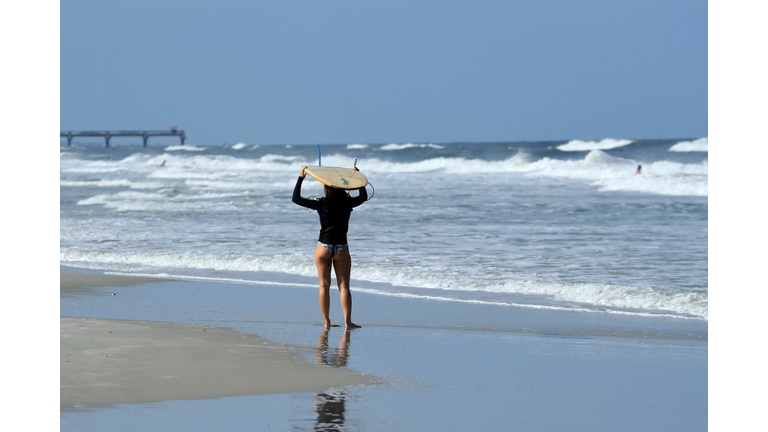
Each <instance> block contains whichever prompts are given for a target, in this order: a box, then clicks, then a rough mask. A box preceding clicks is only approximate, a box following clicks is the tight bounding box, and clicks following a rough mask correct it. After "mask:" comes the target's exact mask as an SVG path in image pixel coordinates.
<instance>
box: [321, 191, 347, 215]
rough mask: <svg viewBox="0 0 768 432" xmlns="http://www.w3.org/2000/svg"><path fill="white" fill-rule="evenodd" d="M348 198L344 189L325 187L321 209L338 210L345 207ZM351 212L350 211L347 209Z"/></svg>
mask: <svg viewBox="0 0 768 432" xmlns="http://www.w3.org/2000/svg"><path fill="white" fill-rule="evenodd" d="M348 198H349V196H348V195H347V192H346V191H344V189H338V188H333V187H330V186H326V187H325V198H324V199H323V209H324V210H325V211H326V212H328V211H333V210H338V209H342V208H344V209H345V210H346V207H347V206H345V205H344V204H345V203H346V201H347V199H348ZM349 210H351V209H349Z"/></svg>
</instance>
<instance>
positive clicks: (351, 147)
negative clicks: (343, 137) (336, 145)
mask: <svg viewBox="0 0 768 432" xmlns="http://www.w3.org/2000/svg"><path fill="white" fill-rule="evenodd" d="M367 148H368V144H347V150H362V149H367Z"/></svg>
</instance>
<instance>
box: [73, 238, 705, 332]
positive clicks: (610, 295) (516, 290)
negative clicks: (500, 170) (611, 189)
mask: <svg viewBox="0 0 768 432" xmlns="http://www.w3.org/2000/svg"><path fill="white" fill-rule="evenodd" d="M59 258H60V261H61V263H62V264H64V265H75V266H77V265H83V264H84V263H85V264H87V265H91V266H93V265H109V266H110V268H113V269H117V270H130V271H147V270H152V269H158V268H160V269H206V270H207V269H210V270H229V271H254V272H261V271H269V272H281V273H288V274H294V275H300V276H314V275H316V269H315V268H314V266H313V265H312V262H311V261H310V260H307V258H306V254H304V253H301V254H292V255H285V254H284V255H279V256H278V255H273V256H252V255H240V254H214V253H204V252H99V251H80V250H67V249H65V248H62V249H61V250H60V257H59ZM356 274H358V275H359V276H357V278H358V279H359V280H361V281H370V282H378V283H390V284H392V285H396V286H401V287H416V288H427V289H430V288H431V289H437V290H442V291H448V292H449V291H475V292H478V291H479V292H489V293H500V294H533V295H537V296H544V297H546V298H550V299H554V300H557V301H559V302H565V303H571V302H576V303H580V304H581V305H582V306H572V305H571V306H558V305H556V304H554V305H543V304H541V303H540V302H539V303H536V302H534V303H528V304H526V303H521V302H514V303H512V302H508V301H503V300H494V301H479V300H471V299H467V300H460V299H456V298H451V297H448V296H445V295H421V294H418V295H417V294H413V293H407V292H399V293H395V292H389V293H387V292H383V291H377V290H372V289H361V288H358V290H364V291H366V292H370V293H372V294H380V295H391V296H399V297H409V298H424V299H432V300H448V301H462V302H468V303H478V302H480V303H487V304H499V305H514V306H523V307H534V308H550V309H567V310H577V309H578V310H582V311H589V312H597V311H606V309H605V308H613V309H619V310H614V312H616V313H626V314H641V315H644V314H648V315H654V316H658V314H657V313H653V312H650V311H660V312H668V313H673V314H675V315H674V316H678V317H698V318H700V319H707V318H708V305H707V304H708V298H707V294H706V293H701V292H686V293H681V292H672V291H668V290H663V289H658V288H653V287H629V286H620V285H609V284H559V283H547V282H540V281H510V282H506V283H502V284H489V283H488V282H483V281H478V280H477V279H472V278H468V277H462V276H456V275H451V274H441V273H440V272H434V271H429V270H428V269H425V268H418V269H417V268H410V269H403V268H402V267H397V268H391V269H385V268H378V269H374V268H370V267H367V266H366V265H364V264H362V265H358V270H356ZM588 305H592V306H593V307H589V306H588ZM594 306H596V307H597V308H595V307H594Z"/></svg>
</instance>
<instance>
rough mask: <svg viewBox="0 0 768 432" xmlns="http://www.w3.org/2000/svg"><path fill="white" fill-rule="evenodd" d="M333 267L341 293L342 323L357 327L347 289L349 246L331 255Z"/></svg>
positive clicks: (349, 265)
mask: <svg viewBox="0 0 768 432" xmlns="http://www.w3.org/2000/svg"><path fill="white" fill-rule="evenodd" d="M333 268H334V269H335V270H336V281H337V282H338V284H339V293H340V294H341V310H342V311H343V312H344V323H345V325H346V326H347V328H348V329H349V328H359V327H360V326H359V325H357V324H355V323H353V322H352V292H350V290H349V278H350V273H351V270H352V257H350V255H349V248H347V249H344V250H343V251H341V252H337V253H336V255H334V257H333Z"/></svg>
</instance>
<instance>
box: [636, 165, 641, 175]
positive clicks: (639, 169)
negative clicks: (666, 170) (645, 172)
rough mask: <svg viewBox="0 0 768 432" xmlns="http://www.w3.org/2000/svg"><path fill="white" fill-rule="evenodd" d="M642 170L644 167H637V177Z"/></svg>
mask: <svg viewBox="0 0 768 432" xmlns="http://www.w3.org/2000/svg"><path fill="white" fill-rule="evenodd" d="M642 169H643V166H642V165H638V166H637V170H635V175H638V174H640V171H641V170H642Z"/></svg>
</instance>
